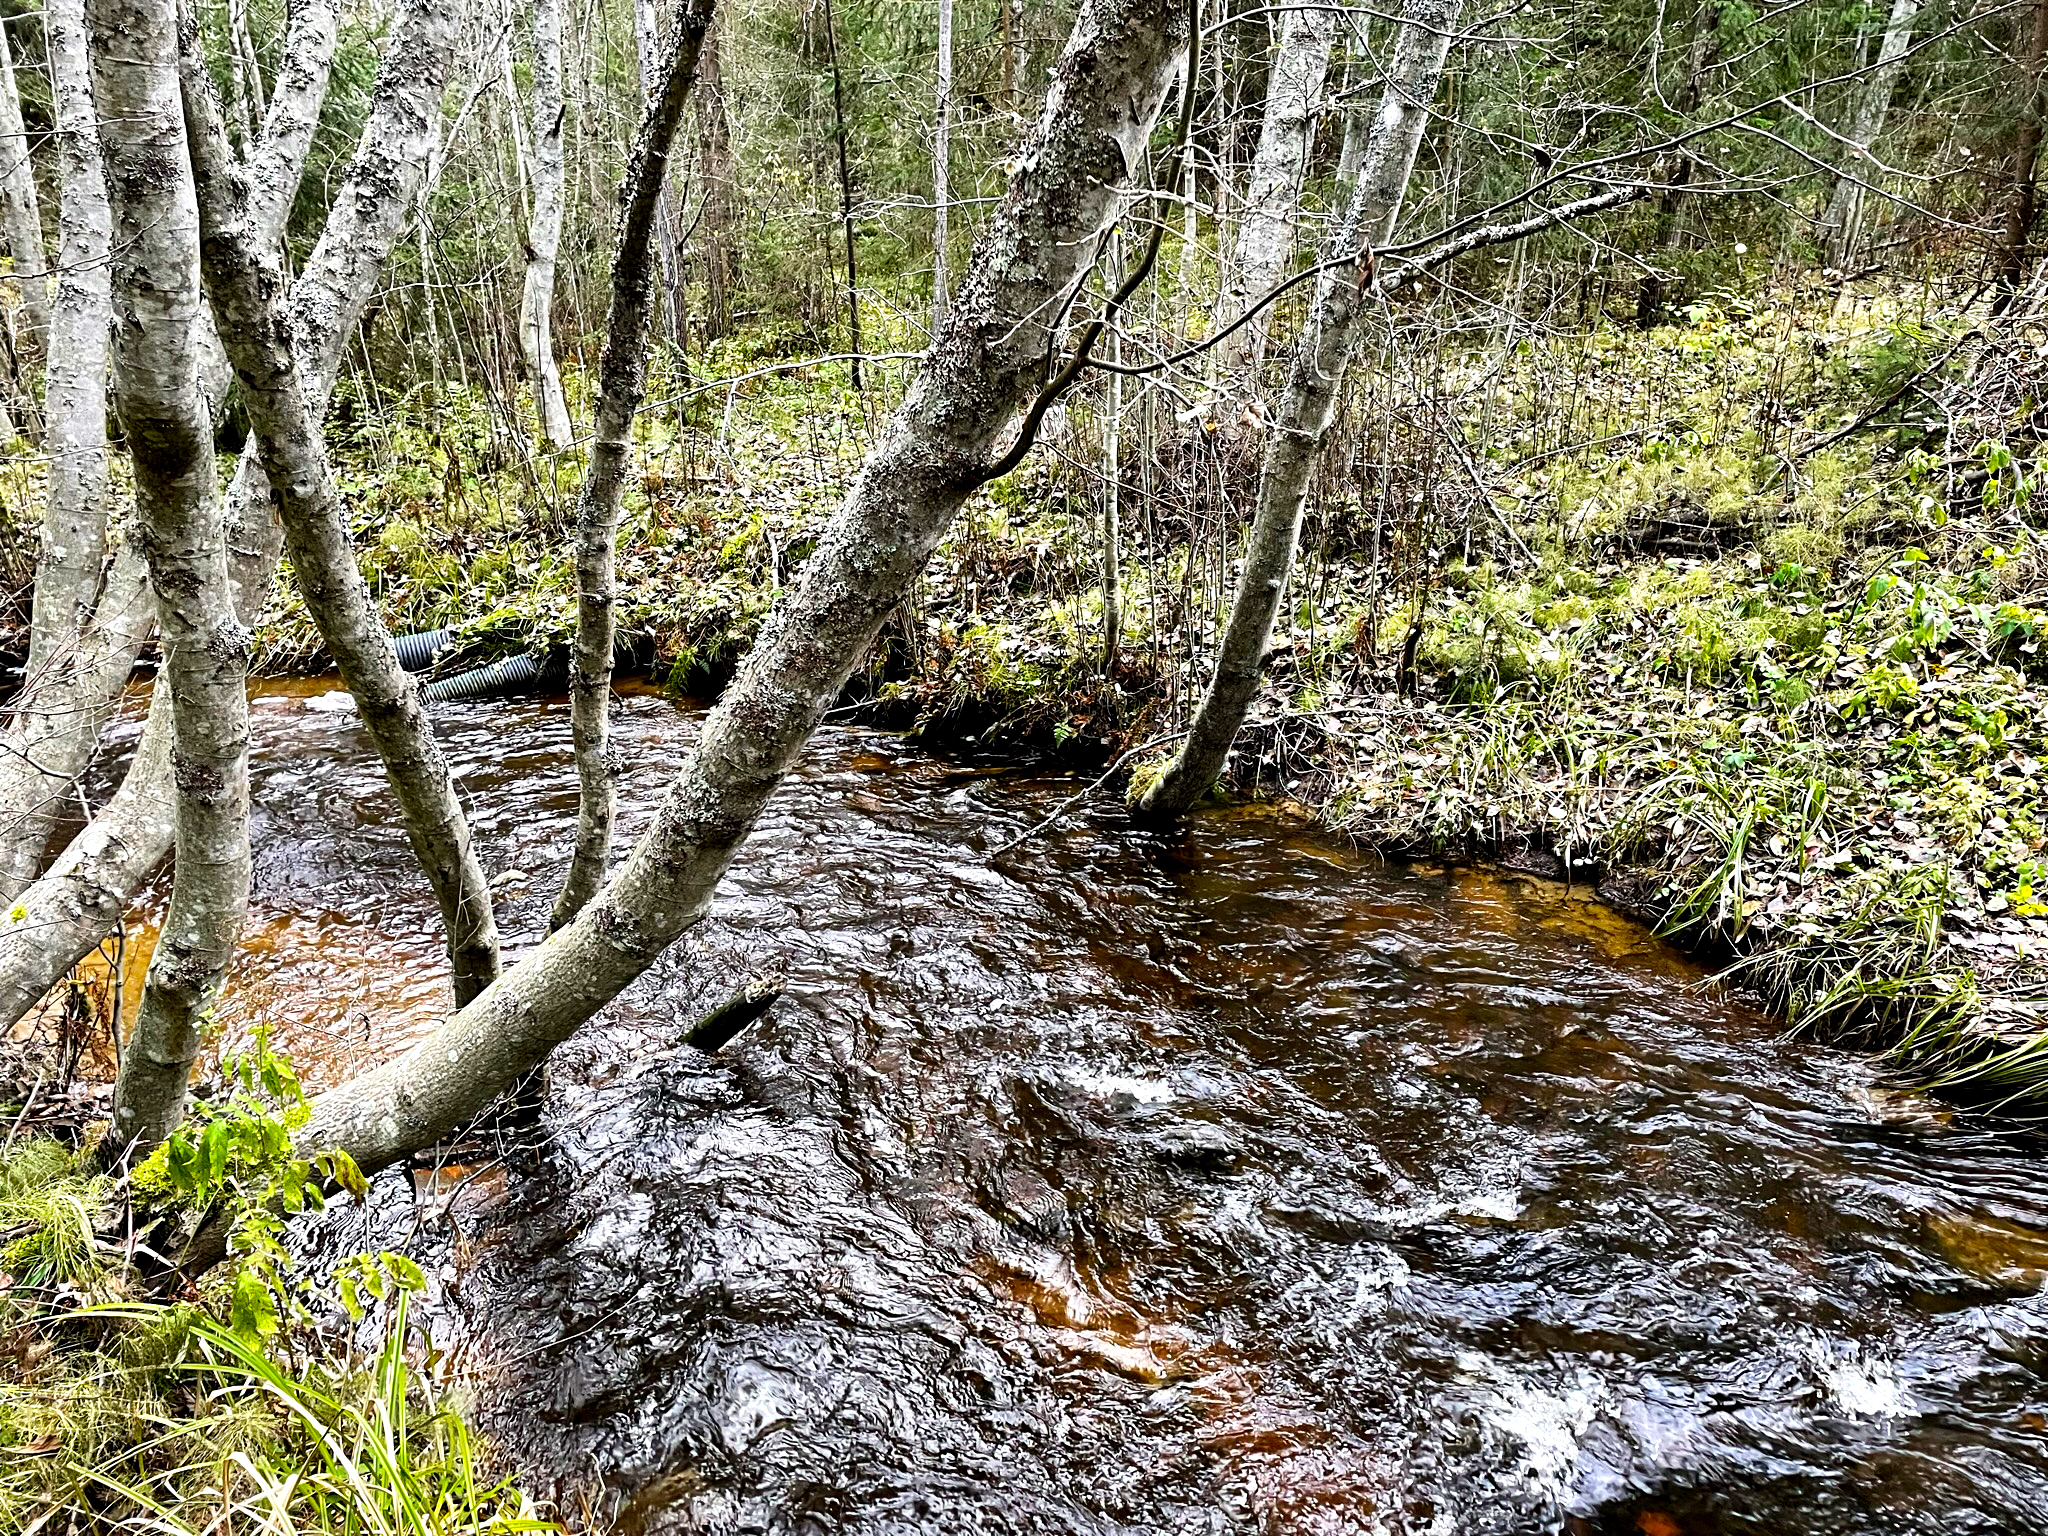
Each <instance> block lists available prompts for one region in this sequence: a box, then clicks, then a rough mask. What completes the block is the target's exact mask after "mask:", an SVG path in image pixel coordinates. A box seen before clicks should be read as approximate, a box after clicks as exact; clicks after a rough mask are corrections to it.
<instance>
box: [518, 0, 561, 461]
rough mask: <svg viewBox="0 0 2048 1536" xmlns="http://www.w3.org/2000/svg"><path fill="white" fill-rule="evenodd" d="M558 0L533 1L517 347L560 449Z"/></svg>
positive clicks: (537, 408) (547, 432)
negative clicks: (528, 194)
mask: <svg viewBox="0 0 2048 1536" xmlns="http://www.w3.org/2000/svg"><path fill="white" fill-rule="evenodd" d="M564 111H565V108H564V105H563V100H562V5H561V0H534V4H533V219H532V222H530V223H529V224H528V225H527V229H526V284H525V287H524V289H523V290H522V291H521V294H520V300H519V350H520V353H521V354H522V355H523V356H524V358H525V360H526V376H527V378H528V379H530V380H531V381H532V383H533V410H534V414H535V415H536V416H537V417H539V418H540V434H541V437H542V438H543V439H544V440H545V441H546V443H547V445H548V446H549V447H550V448H553V449H555V450H556V451H557V452H559V451H560V450H562V449H564V448H566V447H568V446H569V441H570V439H571V437H573V436H574V433H573V432H572V430H571V429H570V426H569V407H568V403H567V402H566V401H565V400H564V399H563V396H562V375H561V372H560V370H558V369H557V368H556V367H555V341H554V331H553V327H552V325H551V324H550V318H549V317H550V312H551V310H552V309H553V307H554V301H555V253H556V252H557V251H558V250H559V249H560V248H561V244H562V182H563V166H562V119H563V115H564Z"/></svg>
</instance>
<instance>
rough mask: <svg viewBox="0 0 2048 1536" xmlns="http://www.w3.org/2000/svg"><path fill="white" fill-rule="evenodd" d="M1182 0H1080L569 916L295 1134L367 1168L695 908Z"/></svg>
mask: <svg viewBox="0 0 2048 1536" xmlns="http://www.w3.org/2000/svg"><path fill="white" fill-rule="evenodd" d="M1187 22H1188V12H1187V6H1186V3H1185V0H1084V3H1083V5H1082V7H1081V12H1080V16H1079V18H1078V20H1077V21H1076V23H1075V29H1074V34H1073V37H1072V40H1071V41H1070V42H1069V44H1068V46H1067V50H1066V52H1065V54H1064V55H1063V57H1062V59H1061V61H1060V65H1059V68H1058V70H1057V72H1056V73H1055V75H1054V78H1053V81H1052V84H1051V88H1050V90H1049V91H1048V93H1047V97H1046V104H1045V110H1044V113H1043V115H1042V117H1041V118H1040V120H1039V123H1038V126H1037V129H1036V131H1035V132H1034V134H1033V135H1032V137H1031V139H1030V141H1029V142H1028V144H1027V145H1026V147H1025V150H1024V153H1023V154H1022V155H1021V156H1020V159H1019V167H1018V170H1017V173H1016V175H1015V177H1014V179H1013V180H1012V182H1011V185H1010V188H1009V190H1008V192H1007V193H1006V195H1005V196H1004V198H1003V200H1002V202H1001V203H1000V204H998V205H997V207H996V208H995V209H993V210H992V211H991V214H990V217H989V219H988V221H987V223H986V224H985V226H984V228H983V231H982V233H981V236H980V238H979V239H978V240H977V242H976V250H975V256H974V259H973V261H972V262H971V263H970V265H969V268H968V271H967V273H966V275H965V277H964V279H963V281H962V283H961V286H960V290H959V292H958V294H957V295H956V297H955V301H954V305H953V309H952V312H951V314H950V315H949V316H948V318H947V321H946V326H945V329H944V330H943V331H942V332H941V333H940V334H939V336H938V337H937V338H936V340H935V341H934V343H933V346H932V349H931V352H930V354H929V355H928V357H927V359H926V361H925V364H924V366H923V368H922V370H921V371H920V373H919V375H918V378H917V380H916V382H915V383H914V384H913V386H912V388H911V391H910V393H909V395H908V396H907V397H906V399H905V400H904V402H903V404H902V405H901V406H900V407H899V408H898V409H897V410H896V412H895V413H894V414H893V415H892V416H891V417H890V419H889V420H888V422H887V423H886V424H885V425H884V427H883V429H882V434H881V438H880V440H879V442H878V443H877V445H876V447H875V449H874V451H873V453H872V454H871V455H870V457H869V459H868V461H867V463H866V464H865V465H864V466H863V468H862V470H861V473H860V475H859V476H858V477H857V479H856V481H855V484H854V486H853V488H852V489H851V490H850V491H849V492H848V495H847V499H846V501H845V502H844V504H842V506H841V507H840V510H839V511H838V513H837V514H836V515H835V516H834V518H833V520H832V522H831V524H830V526H829V527H828V529H827V530H826V532H825V534H824V535H823V537H822V538H821V540H820V542H819V545H818V548H817V551H816V552H815V553H814V554H813V555H812V556H811V557H810V559H809V560H807V561H806V562H805V563H804V565H803V568H802V571H801V573H800V575H799V576H798V578H797V581H796V583H795V585H794V586H793V587H791V588H790V589H789V590H788V591H787V592H786V593H785V594H784V595H783V597H782V600H781V601H780V602H779V603H778V604H777V607H776V610H775V612H774V614H773V615H772V616H771V617H770V619H769V621H768V623H767V625H766V627H765V628H764V629H763V632H762V635H761V638H760V640H759V641H758V643H757V644H756V645H755V647H754V649H753V652H752V653H751V654H750V655H749V657H748V659H747V661H746V663H745V665H744V666H743V667H742V668H741V670H740V673H739V675H738V677H736V678H735V679H734V681H733V683H732V685H731V686H730V687H729V688H728V689H727V690H726V693H725V695H724V697H723V698H722V699H721V700H720V702H719V704H718V706H717V707H716V708H715V709H714V710H713V711H712V712H711V714H710V716H709V717H708V718H707V720H706V721H705V725H704V730H703V732H702V734H701V735H700V737H699V739H698V744H697V747H696V749H695V750H694V751H693V752H692V753H691V754H690V756H689V757H688V759H687V760H686V761H685V762H684V764H683V766H682V767H681V769H680V770H679V771H678V773H677V776H676V778H675V780H674V781H673V783H672V784H671V785H670V788H669V790H668V793H667V795H666V796H665V798H664V800H663V802H662V805H661V807H660V809H659V811H658V813H657V814H656V817H655V819H654V822H653V825H652V826H651V827H650V828H649V830H648V831H647V833H646V834H645V835H644V836H643V837H642V838H641V840H640V842H639V844H638V846H636V847H635V849H634V850H633V853H632V855H631V857H630V858H629V859H628V860H627V861H626V863H625V864H624V865H623V866H622V867H621V868H620V870H619V872H618V874H617V875H616V876H615V877H614V878H613V879H612V881H611V882H610V884H609V885H607V886H606V887H605V889H604V890H603V891H602V892H600V893H599V895H598V896H597V897H596V899H594V900H593V901H592V902H591V903H590V905H589V906H587V907H585V908H584V910H583V911H582V913H581V914H579V915H578V917H577V918H576V920H575V921H574V922H572V923H570V924H569V925H568V926H567V927H565V928H562V929H560V930H558V931H557V932H556V933H554V934H553V935H552V936H551V937H550V938H549V939H548V941H547V942H546V943H545V944H544V945H542V947H541V948H540V949H539V950H538V951H537V952H536V953H535V954H534V955H532V956H530V957H529V958H528V959H527V960H525V961H524V962H522V963H521V964H520V965H518V966H516V967H514V968H513V969H512V970H510V971H508V972H507V973H506V974H505V975H504V976H502V977H501V978H499V980H498V982H497V983H496V985H494V986H493V987H492V988H491V989H490V990H489V991H487V992H486V993H484V995H483V996H482V997H480V998H478V999H477V1000H476V1002H474V1003H472V1004H470V1006H469V1007H467V1008H465V1009H463V1010H462V1011H461V1012H459V1013H457V1014H456V1015H455V1016H454V1017H453V1018H451V1019H449V1020H448V1021H447V1022H446V1023H445V1024H444V1025H443V1026H442V1027H441V1028H440V1029H439V1030H437V1031H436V1032H435V1033H434V1034H433V1035H431V1036H429V1037H428V1038H427V1039H425V1040H423V1041H421V1042H420V1043H419V1045H418V1046H416V1047H415V1048H414V1049H412V1050H410V1051H408V1052H407V1053H406V1054H405V1055H404V1056H402V1057H399V1058H398V1059H396V1060H394V1061H391V1062H388V1063H386V1064H385V1065H383V1066H381V1067H379V1068H377V1069H376V1070H375V1071H372V1072H370V1073H367V1074H365V1075H364V1076H361V1077H358V1078H356V1079H355V1080H354V1081H352V1082H350V1083H347V1084H345V1085H343V1086H342V1087H341V1088H338V1089H336V1090H334V1091H333V1092H331V1093H327V1094H323V1095H321V1097H320V1098H319V1099H317V1100H316V1101H315V1103H314V1106H313V1119H312V1122H311V1124H310V1125H309V1126H308V1127H307V1129H306V1131H305V1133H304V1136H303V1141H304V1143H305V1144H306V1145H307V1146H309V1147H323V1148H325V1147H341V1148H344V1149H346V1150H347V1151H348V1152H349V1153H350V1154H351V1155H352V1156H354V1157H355V1159H356V1161H357V1162H358V1163H359V1164H361V1166H363V1167H364V1168H366V1169H373V1168H378V1167H382V1166H385V1165H386V1164H388V1163H391V1162H393V1161H395V1160H397V1159H398V1158H401V1157H403V1156H405V1155H406V1154H407V1153H409V1152H412V1151H415V1150H417V1149H419V1148H421V1147H424V1146H428V1145H431V1144H432V1143H433V1142H434V1141H436V1140H438V1139H439V1138H440V1137H442V1136H444V1135H445V1134H446V1133H447V1132H448V1131H450V1130H451V1129H453V1128H454V1127H456V1126H459V1125H461V1124H463V1123H464V1122H466V1121H467V1120H469V1119H470V1118H472V1117H473V1116H474V1115H476V1114H477V1113H478V1112H479V1111H481V1110H482V1109H483V1108H484V1107H486V1106H487V1105H488V1104H490V1103H491V1101H492V1100H493V1099H494V1098H495V1097H497V1096H498V1095H499V1094H501V1093H502V1092H503V1091H504V1090H505V1089H506V1088H507V1087H508V1086H510V1084H511V1083H512V1082H513V1081H514V1079H515V1078H517V1077H518V1076H519V1074H520V1073H522V1072H523V1071H525V1070H526V1069H528V1068H529V1067H531V1066H533V1065H534V1064H535V1063H537V1062H539V1061H540V1060H542V1059H543V1058H544V1057H545V1056H546V1054H547V1052H548V1051H549V1049H550V1048H552V1047H553V1046H554V1045H555V1044H556V1043H557V1042H559V1041H561V1040H563V1039H566V1038H567V1037H568V1036H569V1035H570V1034H571V1033H573V1032H574V1031H575V1029H576V1028H577V1026H578V1025H580V1024H581V1023H582V1022H583V1021H584V1020H586V1019H588V1018H589V1017H590V1016H591V1015H592V1014H594V1013H596V1012H597V1010H598V1009H600V1008H602V1007H603V1006H604V1005H605V1004H606V1003H607V1002H608V1001H610V1000H611V998H613V997H614V996H616V995H617V994H618V992H619V991H620V990H621V989H622V988H624V987H625V986H626V985H627V984H628V983H630V982H631V981H632V980H633V979H634V978H635V977H637V976H638V975H640V974H641V972H643V971H644V970H645V969H646V968H647V967H648V966H649V965H651V964H652V963H653V962H654V960H655V959H656V958H657V957H658V956H659V955H660V954H661V952H662V951H663V950H664V949H666V948H667V947H668V946H669V944H671V943H672V942H674V940H675V939H676V938H677V936H678V935H680V934H681V933H682V932H683V931H684V930H685V929H686V928H688V927H689V926H691V925H692V924H693V923H695V922H696V921H698V920H699V919H700V918H701V917H702V916H703V914H704V911H705V909H706V907H707V906H708V905H709V903H710V900H711V895H712V892H713V890H714V889H715V887H716V886H717V883H718V881H719V879H720V877H721V876H722V875H723V874H724V872H725V870H726V867H727V866H728V864H729V863H730V862H731V859H732V856H733V853H734V851H735V850H736V849H737V848H738V847H739V845H740V843H741V841H742V840H743V839H744V838H745V837H746V835H747V833H748V831H749V830H750V829H751V828H752V826H753V825H754V821H755V819H756V818H757V817H758V816H759V815H760V812H761V808H762V806H763V805H764V804H765V803H766V802H767V800H768V797H769V796H770V795H771V794H772V793H773V792H774V790H775V788H776V786H777V785H778V784H780V783H781V782H782V779H783V777H784V775H785V774H786V773H787V772H788V770H789V767H790V765H791V763H792V762H794V761H795V759H796V757H797V755H798V753H800V752H801V751H802V750H803V747H804V745H805V743H806V742H807V741H808V740H809V739H810V736H811V733H812V731H813V730H814V729H815V728H816V727H817V724H818V721H819V719H820V718H821V717H822V716H823V714H824V712H825V710H826V709H827V708H828V707H829V706H830V704H831V702H832V700H833V699H834V698H835V697H836V696H837V695H838V693H839V690H840V689H841V687H843V686H844V684H845V681H846V679H847V677H848V676H849V675H850V673H851V672H852V670H853V668H854V667H855V666H856V665H857V664H858V662H859V660H860V658H861V657H862V656H863V655H864V654H865V653H866V651H867V648H868V647H869V645H871V644H872V643H873V640H874V637H875V634H876V632H877V631H878V629H879V628H880V626H881V623H882V621H883V619H884V617H885V616H886V615H887V614H889V613H890V612H891V611H892V610H893V609H894V608H895V606H896V605H897V604H898V603H899V602H900V601H901V600H902V597H903V594H904V592H905V591H906V590H907V589H908V587H909V585H910V583H911V582H912V581H913V580H914V579H915V577H916V575H917V573H918V572H919V571H920V570H921V569H923V567H924V565H925V563H926V561H927V560H928V558H929V557H930V555H931V552H932V550H933V548H934V547H935V546H936V545H937V543H938V540H939V538H940V537H941V536H942V535H943V533H944V532H945V529H946V527H947V525H948V524H949V523H950V522H951V521H952V518H953V515H954V513H955V512H956V511H957V510H958V509H959V507H960V504H961V503H962V502H963V501H964V500H965V499H966V497H967V496H968V494H969V493H970V492H971V491H972V489H973V488H974V487H975V486H976V485H978V484H980V483H981V482H982V480H983V479H984V478H985V477H986V476H987V474H988V472H989V469H990V468H991V466H992V465H993V464H996V463H998V462H1000V461H1001V459H1002V458H1003V457H1004V456H1005V454H1006V452H1007V451H1008V441H1009V439H1010V438H1011V437H1012V436H1013V435H1014V434H1015V432H1016V431H1017V428H1018V424H1019V422H1020V420H1021V419H1023V418H1024V416H1025V413H1026V411H1027V410H1028V409H1029V407H1030V406H1031V405H1032V404H1033V403H1034V401H1035V400H1036V399H1037V398H1038V396H1039V392H1040V389H1041V387H1042V383H1043V380H1044V378H1045V373H1046V364H1047V358H1048V356H1049V354H1051V353H1052V352H1053V351H1054V349H1055V347H1056V345H1057V341H1058V335H1057V331H1056V329H1055V328H1056V327H1057V326H1058V324H1059V317H1060V316H1061V315H1062V314H1063V313H1064V312H1065V310H1066V307H1067V305H1068V302H1069V301H1070V299H1071V298H1072V297H1073V295H1074V294H1075V292H1076V291H1077V289H1078V288H1079V286H1080V285H1081V284H1082V283H1083V282H1085V281H1086V279H1087V276H1088V273H1089V271H1090V269H1091V265H1092V263H1093V260H1094V257H1095V254H1096V252H1097V251H1098V250H1099V248H1100V245H1101V242H1102V240H1103V239H1104V238H1105V236H1106V235H1107V233H1108V230H1109V228H1110V225H1111V223H1112V222H1113V221H1114V219H1115V217H1116V215H1117V212H1118V209H1119V205H1120V197H1119V193H1118V188H1119V187H1120V186H1121V185H1122V184H1123V183H1124V182H1125V181H1126V180H1127V179H1128V178H1129V177H1130V175H1131V174H1132V172H1133V170H1134V169H1135V168H1136V167H1137V166H1138V165H1139V164H1140V162H1141V159H1142V156H1143V152H1144V147H1145V144H1146V141H1147V140H1148V139H1149V137H1150V136H1151V132H1152V128H1153V125H1154V123H1155V122H1156V121H1157V118H1158V116H1159V111H1160V107H1161V105H1162V103H1163V101H1164V99H1165V97H1166V96H1167V94H1168V92H1169V91H1170V90H1171V89H1172V86H1173V84H1174V81H1175V80H1176V78H1177V77H1178V76H1179V74H1180V73H1181V65H1182V61H1183V59H1184V57H1185V51H1186V48H1187V44H1188V25H1187Z"/></svg>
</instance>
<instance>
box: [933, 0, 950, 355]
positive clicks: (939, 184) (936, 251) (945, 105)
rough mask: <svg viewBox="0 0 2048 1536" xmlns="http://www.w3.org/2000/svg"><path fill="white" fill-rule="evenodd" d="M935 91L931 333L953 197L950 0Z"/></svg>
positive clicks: (941, 301) (944, 10)
mask: <svg viewBox="0 0 2048 1536" xmlns="http://www.w3.org/2000/svg"><path fill="white" fill-rule="evenodd" d="M936 62H937V67H938V93H937V99H936V100H935V101H934V102H933V103H932V333H933V334H934V335H936V334H937V333H938V329H939V327H940V326H942V325H944V324H945V323H946V302H947V294H946V278H947V276H948V273H947V271H946V251H947V248H948V245H949V243H950V241H949V238H948V237H949V234H950V231H949V230H948V229H947V227H946V225H947V218H946V215H947V213H948V211H949V210H950V207H951V204H952V201H953V188H952V177H951V175H950V172H951V170H952V166H951V164H950V163H949V162H950V161H951V159H952V153H953V0H939V45H938V58H937V61H936Z"/></svg>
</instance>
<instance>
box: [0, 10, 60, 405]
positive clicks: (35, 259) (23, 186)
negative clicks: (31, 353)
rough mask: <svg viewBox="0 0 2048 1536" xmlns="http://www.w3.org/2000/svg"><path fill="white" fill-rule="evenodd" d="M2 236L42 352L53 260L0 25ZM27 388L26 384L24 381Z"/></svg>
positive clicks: (24, 314) (9, 48) (35, 345)
mask: <svg viewBox="0 0 2048 1536" xmlns="http://www.w3.org/2000/svg"><path fill="white" fill-rule="evenodd" d="M0 235H5V236H6V237H7V250H8V254H9V255H11V256H12V257H13V258H14V281H15V283H16V284H17V285H18V286H19V288H20V289H21V318H22V323H23V326H24V328H25V329H26V331H27V333H28V335H27V338H26V339H27V340H28V342H29V344H30V346H31V348H32V349H33V350H35V351H36V352H41V351H42V347H43V337H44V336H45V335H46V334H47V333H48V331H49V329H50V284H49V270H50V268H49V259H48V257H47V256H46V255H45V254H44V251H43V211H42V204H41V201H40V200H39V199H38V197H37V195H36V176H35V169H34V166H33V165H32V163H31V160H30V156H29V142H28V129H27V128H26V127H25V126H23V124H22V121H21V96H20V94H19V92H18V90H17V88H16V85H15V79H14V45H13V44H12V43H11V42H10V41H9V40H8V37H7V28H6V26H5V24H4V23H0ZM22 382H23V384H24V386H25V385H26V383H27V380H26V379H25V378H24V379H23V381H22Z"/></svg>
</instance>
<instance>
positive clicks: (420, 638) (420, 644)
mask: <svg viewBox="0 0 2048 1536" xmlns="http://www.w3.org/2000/svg"><path fill="white" fill-rule="evenodd" d="M454 638H455V631H454V630H452V629H426V630H421V631H420V632H419V633H418V634H416V635H400V636H399V637H398V638H397V639H395V640H393V641H392V642H391V646H392V649H393V650H395V651H397V652H398V664H399V665H400V666H401V667H403V668H405V670H406V671H408V672H424V671H426V670H427V668H429V667H431V666H432V665H433V664H434V663H435V662H436V661H437V660H439V659H440V655H441V653H442V652H443V651H445V650H447V649H448V646H449V643H450V642H451V641H452V640H454Z"/></svg>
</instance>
